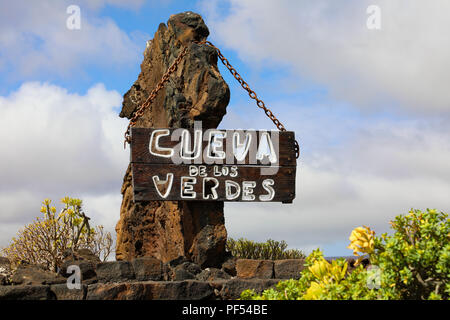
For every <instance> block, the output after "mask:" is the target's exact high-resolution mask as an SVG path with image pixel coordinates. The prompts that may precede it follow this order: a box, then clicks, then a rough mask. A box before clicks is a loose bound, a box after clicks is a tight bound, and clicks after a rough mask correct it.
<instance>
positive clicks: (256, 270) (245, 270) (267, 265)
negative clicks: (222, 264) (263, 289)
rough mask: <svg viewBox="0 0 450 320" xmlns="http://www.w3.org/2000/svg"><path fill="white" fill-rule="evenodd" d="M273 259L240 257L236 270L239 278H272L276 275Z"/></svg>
mask: <svg viewBox="0 0 450 320" xmlns="http://www.w3.org/2000/svg"><path fill="white" fill-rule="evenodd" d="M273 266H274V262H273V261H272V260H253V259H238V260H237V261H236V272H237V276H238V277H239V278H244V279H250V278H258V279H272V278H273V277H274V273H273V269H274V267H273Z"/></svg>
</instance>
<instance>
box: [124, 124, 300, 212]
mask: <svg viewBox="0 0 450 320" xmlns="http://www.w3.org/2000/svg"><path fill="white" fill-rule="evenodd" d="M294 141H295V137H294V133H293V132H291V131H283V132H280V131H255V130H218V129H208V130H202V129H195V128H194V129H173V128H172V129H148V128H132V130H131V166H132V177H133V189H134V200H135V201H149V200H162V201H172V200H173V201H175V200H183V201H195V200H196V201H244V202H245V201H247V202H252V201H263V202H270V201H272V202H283V203H291V202H292V201H293V199H294V198H295V173H296V157H295V149H294Z"/></svg>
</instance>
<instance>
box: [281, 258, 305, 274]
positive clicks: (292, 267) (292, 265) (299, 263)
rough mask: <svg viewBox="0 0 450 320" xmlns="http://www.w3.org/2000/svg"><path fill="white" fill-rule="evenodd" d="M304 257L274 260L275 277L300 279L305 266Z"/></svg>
mask: <svg viewBox="0 0 450 320" xmlns="http://www.w3.org/2000/svg"><path fill="white" fill-rule="evenodd" d="M304 265H305V260H304V259H286V260H276V261H274V277H275V278H277V279H300V274H301V272H302V271H303V269H304V268H305V266H304Z"/></svg>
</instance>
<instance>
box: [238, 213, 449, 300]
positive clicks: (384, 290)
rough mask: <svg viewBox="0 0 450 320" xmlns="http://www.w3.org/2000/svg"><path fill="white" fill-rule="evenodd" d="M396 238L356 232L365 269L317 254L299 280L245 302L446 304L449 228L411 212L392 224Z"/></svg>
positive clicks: (247, 294) (440, 216) (444, 221)
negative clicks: (412, 301)
mask: <svg viewBox="0 0 450 320" xmlns="http://www.w3.org/2000/svg"><path fill="white" fill-rule="evenodd" d="M391 225H392V229H393V230H394V233H393V234H392V235H388V234H383V235H381V237H376V236H375V233H374V232H373V231H372V230H370V228H368V227H359V228H356V229H355V230H353V231H352V233H351V236H350V238H349V239H350V241H351V243H350V245H349V248H350V249H353V250H354V254H355V255H357V256H360V253H361V254H365V255H369V259H370V263H371V265H370V266H369V267H368V268H364V267H363V266H362V265H361V264H359V261H360V260H361V259H358V260H357V263H356V264H357V266H356V268H355V269H354V270H353V271H352V272H350V273H348V272H347V267H348V266H347V262H346V261H345V260H344V259H337V260H335V261H333V262H332V263H329V262H327V261H326V260H325V259H324V258H323V255H322V252H321V251H320V250H319V249H317V250H315V251H313V252H312V253H311V254H310V255H309V256H308V257H307V258H306V266H307V268H305V269H304V270H303V271H302V274H301V277H300V279H299V280H287V281H281V282H279V283H278V284H277V285H276V286H275V287H274V288H271V289H268V290H265V291H264V292H263V293H262V294H261V295H257V294H256V293H255V292H254V291H252V290H245V291H244V292H242V294H241V299H245V300H297V299H298V300H305V299H306V300H310V299H311V300H315V299H336V300H340V299H345V300H350V299H352V300H356V299H445V300H448V298H449V295H450V281H449V278H450V222H449V219H448V215H447V214H445V213H443V212H440V213H438V212H437V211H436V210H429V209H427V211H426V212H421V211H420V210H411V211H410V212H409V214H408V215H399V216H397V217H396V218H395V220H394V221H393V222H391Z"/></svg>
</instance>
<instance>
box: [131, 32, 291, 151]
mask: <svg viewBox="0 0 450 320" xmlns="http://www.w3.org/2000/svg"><path fill="white" fill-rule="evenodd" d="M193 42H194V43H196V44H200V45H201V44H204V45H207V46H209V47H211V48H213V49H214V50H215V51H216V52H217V56H218V57H219V59H220V60H221V61H222V63H223V64H224V65H225V67H227V69H228V70H229V71H230V73H231V74H232V75H233V77H234V78H235V79H236V80H237V81H238V82H239V84H240V85H241V87H242V88H244V89H245V90H246V91H247V92H248V95H249V96H250V98H252V99H254V100H255V101H256V105H257V106H258V107H259V108H261V109H263V110H264V113H265V114H266V115H267V117H268V118H269V119H270V120H272V122H273V123H274V124H275V126H276V127H277V128H278V130H280V131H286V128H285V127H284V125H283V124H282V123H281V122H280V120H278V119H277V117H275V115H274V114H273V113H272V111H271V110H270V109H269V108H267V107H266V105H265V103H264V101H262V100H260V99H259V98H258V96H257V95H256V93H255V91H253V90H252V89H250V86H249V85H248V83H247V82H246V81H245V80H244V79H242V77H241V75H240V74H239V73H238V72H237V71H236V69H235V68H234V67H233V66H232V65H231V64H230V62H229V61H228V59H227V58H225V57H224V55H223V54H222V52H221V51H220V50H219V48H217V47H216V46H215V45H213V44H212V43H211V42H209V41H206V40H204V41H193ZM186 53H187V47H184V49H183V51H182V52H181V53H180V55H179V56H178V57H177V58H176V59H175V61H174V62H173V64H172V65H171V66H170V68H169V69H168V70H167V71H166V73H165V74H164V75H163V77H162V78H161V81H160V82H159V83H158V84H157V86H156V88H155V89H153V91H152V92H151V93H150V95H149V97H148V98H147V100H146V101H145V102H144V103H143V104H142V105H141V106H140V107H139V109H138V110H137V111H136V112H135V114H134V115H133V117H132V118H131V120H130V123H129V125H128V128H127V131H126V132H125V142H124V147H125V146H126V143H127V142H128V143H129V142H130V129H131V127H132V126H134V125H135V124H136V121H137V119H138V118H139V117H140V116H142V115H143V114H144V111H145V109H146V108H147V107H148V106H149V105H150V104H151V103H152V101H153V100H154V99H155V97H156V94H157V93H158V91H159V90H161V88H163V86H164V84H165V82H167V80H168V79H169V76H170V75H171V74H172V73H173V72H175V70H176V69H177V67H178V64H179V63H180V62H181V60H182V59H183V57H184V56H185V55H186ZM294 148H295V157H296V158H298V157H299V156H300V147H299V145H298V142H297V140H295V141H294Z"/></svg>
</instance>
